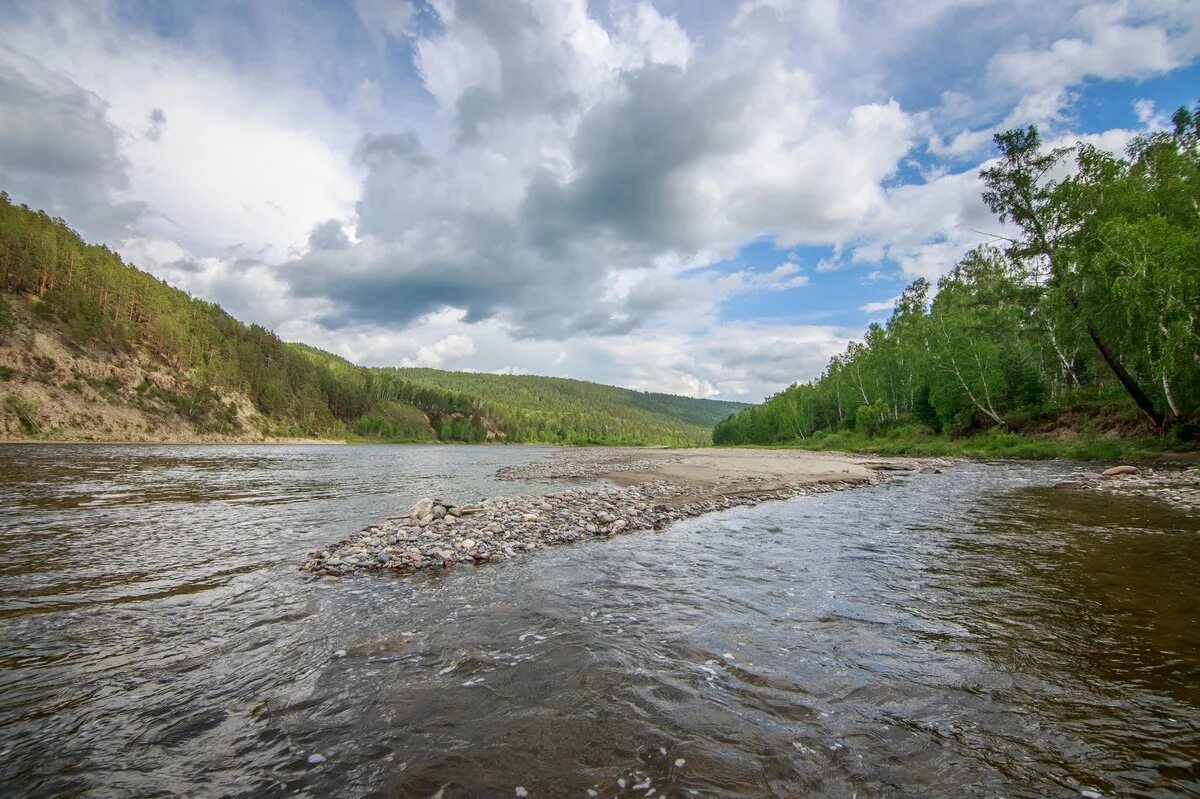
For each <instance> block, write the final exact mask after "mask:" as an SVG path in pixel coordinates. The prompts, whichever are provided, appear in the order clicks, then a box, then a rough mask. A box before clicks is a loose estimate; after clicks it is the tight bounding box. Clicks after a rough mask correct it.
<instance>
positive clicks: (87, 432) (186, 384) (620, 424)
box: [0, 192, 745, 445]
mask: <svg viewBox="0 0 1200 799" xmlns="http://www.w3.org/2000/svg"><path fill="white" fill-rule="evenodd" d="M743 407H745V404H744V403H737V402H725V401H716V400H705V399H694V398H690V397H680V396H675V395H670V394H658V393H651V392H641V391H633V390H630V389H624V388H618V387H615V386H606V385H601V384H598V383H589V382H586V381H581V380H572V379H567V378H555V377H541V376H534V375H497V374H485V373H479V372H447V371H441V370H436V369H404V368H371V367H363V366H359V365H357V364H353V363H351V362H350V361H347V360H346V359H344V358H340V357H338V356H336V355H332V354H330V353H327V352H324V351H322V350H318V349H316V348H313V347H310V346H307V345H304V344H297V343H288V342H284V341H281V340H280V339H279V337H278V336H276V335H275V334H274V333H273V332H271V331H269V330H266V329H265V328H263V327H261V326H258V325H246V324H244V323H242V322H240V321H238V320H237V319H234V318H233V317H232V316H230V315H229V314H228V313H226V312H225V311H224V310H223V309H221V308H220V307H219V306H217V305H214V304H212V303H207V302H204V301H201V300H197V299H195V298H193V297H191V296H189V295H188V294H186V293H185V292H183V291H180V290H179V289H176V288H174V287H172V286H170V285H168V284H166V283H164V282H163V281H161V280H159V279H157V278H155V277H154V276H152V275H150V274H148V273H146V272H143V271H141V270H139V269H137V268H136V267H134V266H132V265H129V264H126V263H124V262H123V261H122V259H121V258H120V256H118V255H117V254H116V253H114V252H112V251H111V250H109V249H108V248H107V247H103V246H97V245H90V244H87V243H86V242H84V241H83V240H82V239H81V238H80V237H79V236H78V235H77V234H76V233H75V232H74V231H73V230H71V229H70V228H69V227H68V226H67V224H66V222H64V221H63V220H61V219H55V218H52V217H50V216H48V215H47V214H45V213H44V212H40V211H34V210H31V209H29V208H27V207H25V206H23V205H16V204H14V203H12V202H11V201H10V200H9V198H8V196H7V195H6V194H4V193H3V192H0V439H6V438H7V439H16V438H44V439H60V440H132V441H158V440H162V441H180V440H183V441H188V440H213V441H252V440H273V439H289V438H297V439H312V438H317V439H333V440H351V441H355V440H363V441H435V440H441V441H476V442H478V441H507V442H543V443H577V444H582V443H613V444H635V445H636V444H670V445H694V444H705V443H707V442H708V440H709V437H710V432H711V428H712V426H713V425H714V424H715V423H716V422H717V421H719V420H721V419H723V418H725V417H726V416H728V415H729V414H730V413H732V412H734V411H737V410H739V409H740V408H743Z"/></svg>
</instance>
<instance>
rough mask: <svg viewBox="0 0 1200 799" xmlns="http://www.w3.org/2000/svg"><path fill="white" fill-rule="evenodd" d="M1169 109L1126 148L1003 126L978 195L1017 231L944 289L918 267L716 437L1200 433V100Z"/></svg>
mask: <svg viewBox="0 0 1200 799" xmlns="http://www.w3.org/2000/svg"><path fill="white" fill-rule="evenodd" d="M1173 121H1174V130H1172V131H1169V132H1168V131H1163V132H1159V133H1156V134H1153V135H1150V136H1144V137H1140V138H1138V139H1136V140H1135V141H1134V142H1133V143H1132V144H1131V146H1130V147H1129V150H1128V153H1127V157H1126V158H1117V157H1114V156H1113V155H1112V154H1111V153H1108V152H1106V151H1103V150H1100V149H1098V148H1095V147H1092V146H1090V145H1087V144H1082V143H1081V144H1079V145H1077V146H1075V147H1071V148H1064V149H1059V150H1047V149H1046V148H1045V147H1044V146H1043V145H1042V143H1041V141H1040V138H1039V136H1038V133H1037V130H1036V129H1035V128H1028V129H1025V130H1013V131H1009V132H1007V133H1004V134H1000V135H997V136H996V144H997V147H998V149H999V154H1000V158H999V159H998V162H997V163H996V165H995V166H993V167H991V168H989V169H987V170H985V171H984V172H983V173H982V178H983V182H984V185H985V188H986V191H985V192H984V195H983V199H984V201H985V202H986V203H987V205H988V206H989V208H990V209H991V210H992V211H993V212H994V213H995V214H996V217H997V225H996V229H998V230H999V229H1000V224H999V223H1000V222H1008V223H1011V225H1012V227H1013V228H1015V229H1016V231H1017V234H1016V237H1015V239H1014V240H1013V241H1011V242H1009V244H1008V246H1007V247H1006V248H1004V249H1000V248H997V247H982V248H980V249H977V250H975V251H974V252H972V253H970V254H968V255H967V256H966V257H965V258H964V259H963V260H962V261H961V262H960V263H959V264H958V265H957V266H956V267H955V268H954V269H953V270H952V271H951V272H950V273H949V274H947V275H946V276H945V277H943V278H942V279H941V280H940V281H939V282H938V285H937V291H936V295H935V296H932V297H931V295H932V294H933V292H932V288H933V287H932V286H931V285H930V284H929V283H928V282H926V281H925V280H917V281H916V282H914V283H913V284H912V285H910V286H909V287H908V289H907V290H906V291H905V292H904V293H903V295H902V296H901V297H900V299H899V301H898V303H897V305H896V308H895V311H894V313H893V314H892V316H891V318H890V319H889V320H888V322H887V323H886V324H882V325H880V324H874V325H871V327H870V329H869V330H868V331H867V335H866V339H865V341H864V342H862V343H852V344H851V345H850V346H849V348H848V349H847V350H846V351H845V352H844V353H843V354H841V355H839V356H837V357H835V358H833V360H832V361H831V362H830V363H829V366H828V368H827V369H826V370H825V372H824V374H823V375H821V377H820V378H819V379H817V380H814V381H812V382H809V383H804V384H802V385H794V386H792V387H791V388H788V389H786V390H784V391H782V392H780V393H779V394H777V395H775V396H774V397H772V398H771V399H770V400H769V401H767V402H766V403H765V404H763V405H759V406H754V407H751V408H747V409H745V410H743V411H741V412H739V413H737V414H734V415H733V416H731V417H730V418H728V419H727V420H725V421H723V422H721V423H720V424H719V425H717V427H716V429H715V430H714V433H713V440H714V441H715V442H716V443H718V444H745V443H763V444H765V443H789V444H794V445H797V446H809V447H818V448H828V447H845V448H861V449H873V450H875V451H883V452H887V451H905V448H906V447H909V446H910V445H912V444H913V442H915V441H918V440H922V439H924V440H925V442H926V443H925V444H924V445H918V446H916V447H915V448H911V449H909V450H908V451H914V449H917V450H919V449H920V447H921V446H926V447H928V446H929V440H930V439H931V438H935V437H939V436H940V437H942V438H943V440H944V439H945V438H947V437H962V436H964V435H966V434H971V433H980V434H981V435H980V438H982V437H991V438H992V439H994V440H1000V439H1002V438H1005V437H1007V438H1008V439H1010V440H1011V439H1013V438H1014V437H1015V436H1014V435H1013V434H1014V433H1026V434H1029V433H1033V434H1038V433H1041V434H1044V435H1045V436H1047V437H1049V436H1054V437H1057V438H1058V439H1060V440H1062V439H1070V438H1074V439H1085V438H1088V437H1092V438H1093V439H1101V438H1105V437H1106V435H1107V437H1108V438H1109V440H1110V441H1111V440H1114V439H1119V438H1120V437H1122V436H1125V437H1128V436H1133V435H1139V434H1140V435H1144V436H1151V437H1153V440H1155V441H1158V442H1162V444H1163V445H1164V446H1182V447H1195V446H1196V443H1195V442H1196V437H1197V421H1198V419H1200V213H1197V209H1198V208H1200V105H1198V106H1197V107H1196V109H1195V110H1194V111H1192V110H1188V109H1180V110H1179V111H1178V112H1177V113H1176V114H1175V116H1174V119H1173ZM1026 443H1028V442H1026ZM1042 443H1045V440H1044V439H1043V441H1042ZM1018 451H1022V452H1029V454H1035V453H1037V452H1038V450H1036V449H1034V450H1029V449H1028V448H1024V449H1020V450H1018ZM1082 451H1083V452H1087V451H1089V450H1086V449H1084V450H1082ZM1090 451H1091V452H1096V453H1099V452H1102V451H1103V450H1098V449H1092V450H1090ZM1041 452H1044V453H1046V454H1051V453H1054V452H1059V453H1079V452H1081V450H1079V449H1073V448H1072V447H1070V446H1067V447H1059V448H1055V447H1046V448H1044V449H1043V450H1041Z"/></svg>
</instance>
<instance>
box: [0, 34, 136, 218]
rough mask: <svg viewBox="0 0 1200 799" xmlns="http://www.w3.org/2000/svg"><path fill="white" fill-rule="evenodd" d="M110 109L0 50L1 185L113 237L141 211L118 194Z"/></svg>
mask: <svg viewBox="0 0 1200 799" xmlns="http://www.w3.org/2000/svg"><path fill="white" fill-rule="evenodd" d="M107 112H108V106H107V105H106V104H105V103H104V102H103V101H102V100H100V98H98V97H96V95H94V94H92V93H91V92H87V91H84V90H83V89H81V88H80V87H79V86H77V85H75V84H74V83H72V82H70V81H68V80H65V79H64V78H62V77H60V76H58V75H56V74H54V73H51V72H49V71H47V70H46V69H44V68H43V67H41V66H40V65H38V64H36V63H35V62H33V61H31V60H29V59H27V58H24V57H23V56H20V55H19V54H16V53H11V52H10V53H7V54H5V55H0V186H2V187H3V188H4V189H5V190H6V191H8V193H9V194H10V195H11V196H12V197H13V198H14V199H17V200H19V201H22V202H25V203H27V204H28V205H30V206H32V207H36V208H42V209H45V210H46V211H47V212H49V213H51V214H54V215H56V216H61V217H63V218H64V219H68V220H70V222H71V224H72V226H74V227H76V228H77V229H79V230H80V231H81V232H83V233H84V234H85V235H86V236H88V237H91V238H100V239H104V240H112V239H114V238H119V237H120V236H122V235H123V234H125V233H127V232H128V231H129V230H130V229H131V227H132V225H133V224H134V222H135V221H136V220H137V219H138V218H139V217H140V216H141V215H142V214H144V213H145V211H146V208H145V206H144V205H142V204H141V203H134V202H123V201H120V200H118V199H117V196H118V194H119V192H121V191H124V190H125V189H127V188H128V186H129V178H128V165H127V163H126V162H125V160H124V159H123V158H122V157H121V155H120V151H119V148H118V144H119V134H118V132H117V130H116V129H115V128H114V127H113V126H112V124H111V123H110V122H109V121H108V118H107Z"/></svg>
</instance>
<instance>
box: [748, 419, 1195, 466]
mask: <svg viewBox="0 0 1200 799" xmlns="http://www.w3.org/2000/svg"><path fill="white" fill-rule="evenodd" d="M739 446H748V447H751V448H753V449H762V450H769V451H787V450H798V451H805V452H821V451H828V450H835V451H841V452H852V453H858V454H863V455H880V456H888V457H918V458H929V457H937V458H1011V459H1015V460H1078V461H1108V462H1120V463H1130V462H1133V463H1147V464H1148V463H1172V464H1179V465H1190V464H1193V463H1200V450H1198V449H1197V447H1196V445H1195V444H1194V443H1193V444H1190V445H1189V444H1187V443H1185V442H1181V441H1178V440H1177V439H1174V438H1172V437H1166V436H1137V437H1125V438H1117V437H1094V438H1090V437H1083V436H1052V435H1044V436H1042V435H1028V434H1025V435H1023V434H1019V433H1004V432H996V431H988V432H986V433H978V434H976V435H970V436H961V437H958V438H950V437H947V436H943V435H929V434H922V433H917V432H914V431H912V430H911V429H908V428H900V429H896V430H887V431H884V432H881V433H879V434H878V435H875V436H865V435H862V434H859V433H855V432H853V431H848V430H843V431H837V432H831V433H829V432H826V433H817V434H815V435H812V436H810V437H808V438H807V439H803V440H796V441H789V442H787V443H783V444H757V445H755V444H749V445H739Z"/></svg>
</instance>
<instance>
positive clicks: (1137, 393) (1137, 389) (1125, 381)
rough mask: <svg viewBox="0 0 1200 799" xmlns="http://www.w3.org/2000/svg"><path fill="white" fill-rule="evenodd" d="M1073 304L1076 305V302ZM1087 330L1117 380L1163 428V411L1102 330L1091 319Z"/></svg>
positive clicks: (1157, 428)
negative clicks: (1143, 388) (1124, 363)
mask: <svg viewBox="0 0 1200 799" xmlns="http://www.w3.org/2000/svg"><path fill="white" fill-rule="evenodd" d="M1072 294H1074V292H1072ZM1072 304H1073V305H1074V304H1075V303H1072ZM1087 331H1088V335H1089V336H1091V338H1092V343H1093V344H1095V345H1096V349H1098V350H1099V351H1100V357H1101V358H1103V359H1104V362H1105V363H1106V364H1108V368H1109V369H1112V372H1113V374H1114V375H1116V376H1117V380H1119V381H1120V382H1121V385H1122V386H1124V388H1125V391H1126V392H1127V393H1128V394H1129V396H1130V397H1132V398H1133V401H1134V402H1135V403H1137V406H1138V408H1139V409H1140V410H1141V412H1142V413H1144V414H1145V415H1146V418H1147V419H1149V420H1150V423H1151V424H1152V425H1154V429H1155V430H1161V429H1162V426H1163V415H1162V413H1161V412H1160V411H1159V410H1158V409H1157V408H1155V407H1154V403H1153V402H1151V400H1150V398H1149V397H1148V396H1146V392H1145V391H1142V387H1141V386H1139V385H1138V383H1137V381H1136V380H1134V379H1133V375H1131V374H1129V371H1128V370H1127V369H1126V368H1125V366H1124V365H1123V364H1122V363H1121V361H1120V359H1119V358H1117V356H1116V355H1115V354H1113V351H1112V350H1110V349H1109V348H1108V345H1107V344H1106V343H1105V342H1104V339H1103V338H1101V336H1100V331H1099V330H1097V329H1096V326H1095V325H1094V324H1092V322H1091V320H1090V319H1089V320H1088V323H1087Z"/></svg>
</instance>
